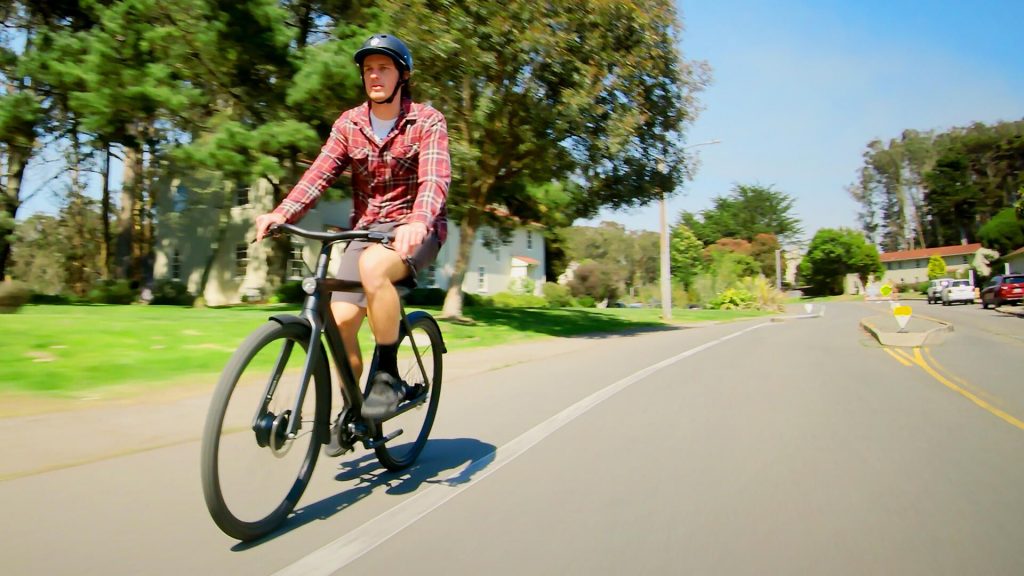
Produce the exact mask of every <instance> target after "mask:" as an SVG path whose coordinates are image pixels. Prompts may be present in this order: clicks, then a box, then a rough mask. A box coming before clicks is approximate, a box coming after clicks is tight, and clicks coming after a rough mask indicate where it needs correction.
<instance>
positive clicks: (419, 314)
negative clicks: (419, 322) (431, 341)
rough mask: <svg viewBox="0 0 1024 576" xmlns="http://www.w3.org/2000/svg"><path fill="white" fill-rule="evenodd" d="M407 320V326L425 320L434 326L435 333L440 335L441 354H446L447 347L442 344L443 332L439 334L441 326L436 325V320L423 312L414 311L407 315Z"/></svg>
mask: <svg viewBox="0 0 1024 576" xmlns="http://www.w3.org/2000/svg"><path fill="white" fill-rule="evenodd" d="M407 318H408V319H409V324H412V321H413V320H415V319H419V318H426V319H427V321H428V322H430V323H431V324H433V325H434V328H437V333H438V334H440V335H441V354H447V353H448V347H447V346H445V343H444V332H441V326H439V325H438V323H437V320H436V319H435V318H434V317H433V316H431V315H430V314H427V313H426V312H424V311H423V310H416V311H415V312H413V313H411V314H409V315H408V316H407Z"/></svg>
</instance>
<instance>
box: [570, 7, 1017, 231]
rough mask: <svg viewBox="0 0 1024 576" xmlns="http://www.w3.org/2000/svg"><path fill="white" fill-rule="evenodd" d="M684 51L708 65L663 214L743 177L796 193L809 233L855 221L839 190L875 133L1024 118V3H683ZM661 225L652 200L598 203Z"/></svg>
mask: <svg viewBox="0 0 1024 576" xmlns="http://www.w3.org/2000/svg"><path fill="white" fill-rule="evenodd" d="M679 10H680V14H681V16H682V19H683V23H684V26H685V30H684V32H683V38H682V51H683V55H684V57H685V58H687V59H692V60H704V61H706V62H708V63H709V64H710V65H711V67H712V69H713V82H712V85H711V86H710V87H709V88H708V89H707V90H706V91H705V92H703V93H702V94H701V96H700V99H701V101H702V104H703V106H704V111H703V112H702V113H701V115H700V117H699V118H698V119H697V121H696V122H695V123H694V124H693V126H692V127H691V129H690V131H689V134H688V135H687V138H686V140H687V142H688V143H698V142H705V141H709V140H719V141H720V142H721V143H720V144H716V145H712V146H702V147H698V148H695V149H694V150H693V152H696V153H698V155H699V159H700V167H699V171H698V173H697V175H696V177H695V178H694V179H693V180H692V181H690V182H687V183H686V185H685V186H684V187H683V188H682V189H681V190H677V192H676V194H675V196H673V197H671V198H670V199H669V201H668V209H669V220H670V222H674V221H675V220H676V219H677V216H678V214H679V213H680V212H681V211H683V210H686V211H690V212H699V211H700V210H703V209H706V208H709V207H710V206H711V205H712V202H711V200H712V198H714V197H715V196H724V195H727V194H728V193H729V191H730V189H731V188H732V186H733V185H734V184H736V183H743V184H762V185H771V186H773V187H774V188H775V189H776V190H779V191H782V192H786V193H788V194H790V195H791V196H793V198H794V199H795V212H796V215H797V216H798V217H799V218H800V219H801V221H802V224H803V227H804V233H805V236H806V239H807V240H809V239H810V238H811V237H812V236H813V234H814V232H815V231H816V230H818V229H820V228H826V227H828V228H835V227H839V226H847V227H856V225H857V223H856V212H857V209H858V206H857V205H856V203H854V202H853V200H851V199H850V197H849V195H848V194H847V192H846V191H845V188H846V186H848V185H849V184H851V183H852V182H854V180H855V178H856V173H857V170H858V169H859V168H860V166H861V165H862V163H861V155H862V154H863V152H864V150H865V149H866V146H867V143H868V142H870V141H871V140H873V139H882V140H888V139H890V138H895V137H899V135H900V133H901V132H902V131H903V130H904V129H908V128H913V129H918V130H931V129H937V130H945V129H948V128H950V127H953V126H963V125H967V124H970V123H972V122H975V121H980V122H985V123H992V122H996V121H999V120H1020V119H1022V118H1024V34H1022V32H1024V28H1022V27H1021V23H1022V22H1024V0H1008V1H1003V0H979V1H976V2H966V1H963V2H954V1H950V0H929V1H924V0H918V1H910V0H892V1H889V2H885V1H877V0H868V1H860V2H850V1H849V0H846V1H842V0H814V1H811V0H804V1H798V0H782V1H775V2H765V1H755V0H695V1H688V0H680V2H679ZM602 220H613V221H616V222H621V223H622V224H624V225H625V226H626V227H627V228H629V229H632V230H637V229H648V230H657V229H658V228H657V227H658V206H657V204H654V205H652V206H648V207H645V208H639V209H634V210H630V211H620V212H614V213H613V212H608V211H605V212H602V214H601V215H600V217H598V218H596V219H593V220H591V221H587V222H577V224H594V223H597V222H600V221H602Z"/></svg>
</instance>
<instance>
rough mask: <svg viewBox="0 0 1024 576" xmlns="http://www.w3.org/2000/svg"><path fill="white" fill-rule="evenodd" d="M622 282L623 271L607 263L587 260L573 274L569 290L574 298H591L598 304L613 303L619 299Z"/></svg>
mask: <svg viewBox="0 0 1024 576" xmlns="http://www.w3.org/2000/svg"><path fill="white" fill-rule="evenodd" d="M622 281H623V274H622V270H619V269H617V268H615V267H613V266H610V265H608V264H607V263H602V262H594V261H593V260H587V261H585V262H583V263H582V264H580V265H579V267H577V268H576V271H575V272H573V278H572V280H570V281H569V289H570V290H571V291H572V295H573V296H590V297H591V298H593V299H594V300H596V301H598V302H600V301H603V300H607V301H609V302H611V301H612V300H615V299H616V298H618V297H619V294H620V293H621V290H620V286H621V285H622Z"/></svg>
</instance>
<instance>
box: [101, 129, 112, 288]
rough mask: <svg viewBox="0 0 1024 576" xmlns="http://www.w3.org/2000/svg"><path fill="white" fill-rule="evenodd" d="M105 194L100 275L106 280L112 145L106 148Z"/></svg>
mask: <svg viewBox="0 0 1024 576" xmlns="http://www.w3.org/2000/svg"><path fill="white" fill-rule="evenodd" d="M104 152H105V155H104V156H105V159H104V164H103V192H102V194H101V197H100V217H101V219H102V224H103V240H102V243H101V245H100V273H101V274H102V275H103V279H104V280H109V279H110V256H111V254H110V144H107V145H106V146H104Z"/></svg>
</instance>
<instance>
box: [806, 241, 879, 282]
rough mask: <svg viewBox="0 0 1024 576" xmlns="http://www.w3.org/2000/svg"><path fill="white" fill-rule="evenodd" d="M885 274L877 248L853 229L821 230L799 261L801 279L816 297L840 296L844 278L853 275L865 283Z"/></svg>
mask: <svg viewBox="0 0 1024 576" xmlns="http://www.w3.org/2000/svg"><path fill="white" fill-rule="evenodd" d="M884 272H885V268H884V267H883V266H882V261H881V259H880V258H879V256H878V249H877V248H875V246H874V245H872V244H868V243H867V242H866V241H865V239H864V236H863V235H861V234H860V233H859V232H857V231H855V230H849V229H844V228H840V229H838V230H836V229H832V228H822V229H821V230H818V232H817V233H816V234H815V235H814V238H813V239H812V240H811V245H810V246H809V247H808V249H807V255H806V256H804V259H803V261H801V262H800V268H799V273H800V278H801V281H802V282H803V283H805V284H809V285H810V287H811V289H810V291H811V292H813V293H817V294H842V293H843V279H844V278H845V277H846V275H847V274H851V273H855V274H857V275H858V276H859V277H860V278H861V281H862V282H864V283H867V281H868V278H869V277H870V276H872V275H874V276H881V275H882V274H883V273H884Z"/></svg>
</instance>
